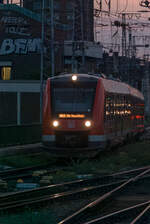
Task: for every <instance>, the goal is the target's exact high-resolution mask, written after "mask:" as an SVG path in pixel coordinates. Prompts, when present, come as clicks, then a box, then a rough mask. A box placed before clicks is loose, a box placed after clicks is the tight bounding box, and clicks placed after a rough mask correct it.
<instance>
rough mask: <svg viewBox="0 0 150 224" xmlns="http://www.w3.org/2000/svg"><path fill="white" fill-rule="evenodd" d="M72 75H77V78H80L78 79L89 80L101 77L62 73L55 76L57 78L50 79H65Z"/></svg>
mask: <svg viewBox="0 0 150 224" xmlns="http://www.w3.org/2000/svg"><path fill="white" fill-rule="evenodd" d="M72 75H77V76H80V77H86V78H89V79H99V78H100V77H101V76H97V75H93V74H92V75H91V74H81V73H64V74H63V73H62V74H60V75H57V76H53V77H51V78H50V79H59V78H65V77H70V76H72Z"/></svg>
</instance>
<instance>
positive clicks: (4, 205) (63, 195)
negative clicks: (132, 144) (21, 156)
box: [0, 181, 123, 211]
mask: <svg viewBox="0 0 150 224" xmlns="http://www.w3.org/2000/svg"><path fill="white" fill-rule="evenodd" d="M122 182H123V181H120V182H115V183H111V184H105V185H100V186H96V187H87V188H85V187H84V188H82V189H78V190H74V191H67V192H60V193H56V194H52V195H50V194H48V195H43V196H35V197H34V198H33V197H31V195H30V197H29V198H28V199H24V198H23V199H21V200H17V201H16V200H12V199H11V198H10V199H11V200H10V201H8V202H1V203H0V211H4V210H8V209H12V208H18V207H19V208H20V207H21V206H26V205H31V204H37V203H40V202H46V201H54V200H55V201H56V199H58V200H62V199H70V198H71V199H72V198H73V197H75V196H76V197H77V196H81V194H82V195H83V194H86V195H87V194H88V195H89V194H90V195H91V193H93V194H94V195H95V194H96V193H100V192H101V193H102V194H103V193H104V191H107V190H110V188H111V189H112V188H114V187H116V186H117V185H120V183H122ZM26 197H27V196H26ZM3 199H4V200H5V198H3Z"/></svg>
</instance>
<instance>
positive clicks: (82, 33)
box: [80, 0, 85, 69]
mask: <svg viewBox="0 0 150 224" xmlns="http://www.w3.org/2000/svg"><path fill="white" fill-rule="evenodd" d="M80 2H81V36H82V37H81V38H82V68H83V69H84V66H85V49H84V21H83V19H84V18H83V0H81V1H80Z"/></svg>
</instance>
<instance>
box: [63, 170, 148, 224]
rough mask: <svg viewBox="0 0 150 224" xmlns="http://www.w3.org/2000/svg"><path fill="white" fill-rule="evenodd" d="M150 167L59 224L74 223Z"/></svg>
mask: <svg viewBox="0 0 150 224" xmlns="http://www.w3.org/2000/svg"><path fill="white" fill-rule="evenodd" d="M149 172H150V169H147V170H145V171H144V172H142V173H140V174H138V175H137V176H135V177H133V178H130V179H129V180H127V181H125V182H124V183H122V184H121V185H120V186H118V187H116V188H115V189H113V190H111V191H109V192H107V193H105V194H104V195H102V196H100V197H99V198H98V199H96V200H95V201H93V202H92V203H90V204H87V205H86V206H85V207H83V208H81V209H80V210H78V211H76V212H75V213H73V214H72V215H70V216H68V217H67V218H65V219H64V220H62V221H60V222H59V224H70V223H74V222H75V221H76V220H77V219H78V218H79V217H81V216H82V215H83V214H85V213H88V211H90V210H92V209H93V208H95V207H96V206H98V205H100V204H102V202H104V201H105V200H106V199H109V198H110V197H112V196H114V194H115V193H118V192H121V191H122V190H123V189H124V188H125V187H127V186H128V185H129V184H132V183H133V182H136V181H137V180H139V178H140V177H142V176H144V175H145V174H147V173H149Z"/></svg>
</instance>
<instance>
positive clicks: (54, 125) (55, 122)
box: [53, 120, 59, 128]
mask: <svg viewBox="0 0 150 224" xmlns="http://www.w3.org/2000/svg"><path fill="white" fill-rule="evenodd" d="M58 126H59V122H58V121H56V120H55V121H53V127H55V128H57V127H58Z"/></svg>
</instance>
